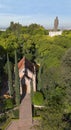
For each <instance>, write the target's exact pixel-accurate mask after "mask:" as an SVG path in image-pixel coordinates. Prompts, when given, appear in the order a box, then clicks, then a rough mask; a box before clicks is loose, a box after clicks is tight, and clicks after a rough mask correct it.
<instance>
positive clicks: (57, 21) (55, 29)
mask: <svg viewBox="0 0 71 130" xmlns="http://www.w3.org/2000/svg"><path fill="white" fill-rule="evenodd" d="M58 25H59V19H58V17H56V18H55V19H54V28H53V31H50V32H49V36H50V37H54V36H58V35H62V31H61V30H60V31H59V30H58Z"/></svg>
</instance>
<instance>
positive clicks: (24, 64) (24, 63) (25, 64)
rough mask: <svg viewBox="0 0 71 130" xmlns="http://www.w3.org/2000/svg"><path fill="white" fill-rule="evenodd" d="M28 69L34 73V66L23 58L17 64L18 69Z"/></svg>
mask: <svg viewBox="0 0 71 130" xmlns="http://www.w3.org/2000/svg"><path fill="white" fill-rule="evenodd" d="M24 67H25V68H28V69H29V70H31V71H32V72H33V73H34V65H33V63H32V62H30V61H29V60H28V59H26V58H25V57H23V58H22V59H21V60H20V61H19V62H18V68H19V69H21V68H24Z"/></svg>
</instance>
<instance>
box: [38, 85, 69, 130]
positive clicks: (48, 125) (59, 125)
mask: <svg viewBox="0 0 71 130" xmlns="http://www.w3.org/2000/svg"><path fill="white" fill-rule="evenodd" d="M64 95H65V93H64V91H63V89H61V88H59V87H57V88H55V89H53V90H51V91H47V96H48V97H47V100H46V101H45V107H44V108H43V110H42V111H41V117H42V120H41V125H40V130H63V129H64V128H65V125H66V123H65V122H63V120H62V119H63V114H64V110H65V105H64V102H65V101H64V100H65V99H64V98H65V96H64Z"/></svg>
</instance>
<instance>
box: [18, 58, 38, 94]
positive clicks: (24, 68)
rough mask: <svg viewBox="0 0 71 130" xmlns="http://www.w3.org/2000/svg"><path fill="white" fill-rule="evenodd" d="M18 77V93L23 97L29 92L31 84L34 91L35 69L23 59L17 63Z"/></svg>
mask: <svg viewBox="0 0 71 130" xmlns="http://www.w3.org/2000/svg"><path fill="white" fill-rule="evenodd" d="M18 69H19V77H20V93H21V95H25V94H27V93H30V92H31V82H32V86H33V91H36V67H35V65H34V64H33V63H32V62H30V61H29V60H27V59H26V58H25V57H23V58H22V59H21V60H20V61H19V62H18Z"/></svg>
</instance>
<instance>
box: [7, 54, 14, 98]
mask: <svg viewBox="0 0 71 130" xmlns="http://www.w3.org/2000/svg"><path fill="white" fill-rule="evenodd" d="M7 67H8V87H9V94H10V95H11V96H13V92H14V90H13V83H12V72H11V68H10V62H9V56H8V53H7Z"/></svg>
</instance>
